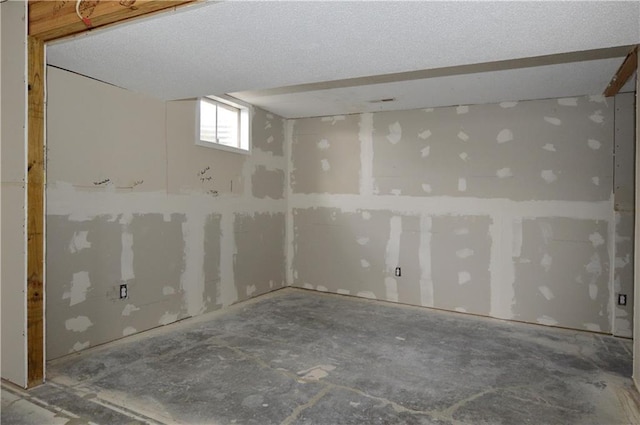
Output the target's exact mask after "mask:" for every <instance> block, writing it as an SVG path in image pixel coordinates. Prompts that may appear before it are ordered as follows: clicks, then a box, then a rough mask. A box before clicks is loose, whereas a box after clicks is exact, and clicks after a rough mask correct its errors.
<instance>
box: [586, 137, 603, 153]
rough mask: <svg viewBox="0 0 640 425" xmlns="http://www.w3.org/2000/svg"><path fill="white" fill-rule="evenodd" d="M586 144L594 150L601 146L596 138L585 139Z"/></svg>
mask: <svg viewBox="0 0 640 425" xmlns="http://www.w3.org/2000/svg"><path fill="white" fill-rule="evenodd" d="M587 144H588V145H589V147H590V148H591V149H593V150H594V151H595V150H598V149H600V147H601V146H602V143H600V141H599V140H596V139H589V140H587Z"/></svg>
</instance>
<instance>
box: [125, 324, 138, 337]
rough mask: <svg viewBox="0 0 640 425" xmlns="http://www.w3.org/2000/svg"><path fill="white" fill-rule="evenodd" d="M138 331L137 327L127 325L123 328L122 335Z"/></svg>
mask: <svg viewBox="0 0 640 425" xmlns="http://www.w3.org/2000/svg"><path fill="white" fill-rule="evenodd" d="M137 332H138V331H137V330H136V328H134V327H132V326H127V327H126V328H124V329H123V330H122V336H128V335H133V334H134V333H137Z"/></svg>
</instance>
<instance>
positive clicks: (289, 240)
mask: <svg viewBox="0 0 640 425" xmlns="http://www.w3.org/2000/svg"><path fill="white" fill-rule="evenodd" d="M294 125H295V121H294V120H286V121H285V124H284V138H285V143H284V153H285V157H286V164H287V166H286V168H285V208H286V219H285V261H286V262H287V264H286V280H287V286H291V285H293V254H294V238H295V235H294V228H293V208H291V204H290V203H289V200H290V199H291V194H292V188H291V172H292V170H293V156H292V152H291V147H292V146H293V127H294Z"/></svg>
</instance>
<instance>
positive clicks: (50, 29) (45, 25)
mask: <svg viewBox="0 0 640 425" xmlns="http://www.w3.org/2000/svg"><path fill="white" fill-rule="evenodd" d="M196 1H197V0H177V1H174V0H119V1H118V0H102V1H100V0H92V1H90V0H82V1H81V3H80V6H79V10H80V15H81V16H82V17H83V18H84V19H85V21H83V20H82V19H80V17H78V15H77V13H76V1H75V0H56V1H50V0H35V1H33V0H30V1H29V35H30V36H32V37H37V38H39V39H41V40H42V41H51V40H55V39H59V38H63V37H67V36H70V35H74V34H78V33H82V32H84V31H87V30H88V29H93V28H99V27H103V26H105V25H109V24H113V23H116V22H122V21H125V20H128V19H131V18H135V17H136V16H141V15H148V14H150V13H154V12H158V11H162V10H165V9H170V8H174V7H177V6H182V5H185V4H189V3H194V2H196Z"/></svg>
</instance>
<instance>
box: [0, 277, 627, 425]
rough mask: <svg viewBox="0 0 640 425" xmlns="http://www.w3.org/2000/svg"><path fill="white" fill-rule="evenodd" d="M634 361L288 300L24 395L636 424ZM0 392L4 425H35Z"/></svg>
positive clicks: (79, 364)
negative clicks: (632, 378) (632, 369)
mask: <svg viewBox="0 0 640 425" xmlns="http://www.w3.org/2000/svg"><path fill="white" fill-rule="evenodd" d="M631 350H632V344H631V341H629V340H625V339H618V338H614V337H609V336H603V335H598V334H592V333H586V332H577V331H569V330H562V329H552V328H545V327H541V326H535V325H527V324H520V323H512V322H503V321H498V320H493V319H483V318H477V317H472V316H465V315H459V314H455V313H445V312H438V311H432V310H427V309H420V308H414V307H405V306H399V305H390V304H386V303H379V302H373V301H365V300H360V299H354V298H349V297H343V296H336V295H325V294H319V293H315V292H310V291H304V290H296V289H284V290H281V291H278V292H276V293H272V294H270V295H267V296H263V297H258V298H256V299H254V300H252V301H250V302H247V303H243V304H240V305H237V306H235V307H232V308H230V309H229V310H228V311H226V312H222V313H218V314H213V315H209V316H203V317H200V318H198V319H194V320H191V321H184V322H182V323H178V324H175V325H172V326H168V327H166V328H163V329H160V330H155V331H151V332H147V333H145V334H142V335H139V336H135V337H133V338H128V339H125V340H121V341H118V342H116V343H112V344H108V345H105V346H102V347H98V348H95V349H91V350H87V351H86V352H84V353H81V354H75V355H70V356H67V357H64V358H62V359H59V360H56V361H55V362H53V363H51V364H49V366H48V376H49V382H48V383H47V384H45V385H43V386H41V387H38V388H36V389H34V390H31V391H29V392H28V393H27V396H26V397H30V398H32V401H33V400H37V402H38V403H44V404H45V405H46V406H47V408H49V409H53V408H54V407H55V409H58V410H57V412H58V417H57V418H56V419H57V420H58V419H60V420H61V419H62V417H61V413H60V412H65V413H64V415H67V416H64V418H67V417H68V421H56V422H55V423H68V424H80V423H90V422H93V423H104V424H117V423H123V424H125V423H182V424H187V423H188V424H260V425H265V424H321V425H324V424H327V425H328V424H461V425H462V424H598V425H604V424H630V423H638V420H637V419H638V416H636V415H637V411H636V410H635V409H636V405H635V402H634V398H635V397H636V394H637V393H636V392H635V390H634V389H632V386H631V385H632V383H631V379H630V376H631V357H632V355H631ZM5 389H6V388H3V406H2V407H3V408H2V423H3V424H5V423H34V422H28V421H26V420H25V421H22V420H21V416H20V415H21V411H20V409H16V408H15V406H17V405H18V403H19V402H18V401H16V400H26V401H28V400H27V398H25V397H24V396H23V397H21V396H20V394H18V395H15V394H14V393H11V394H8V396H7V397H8V398H7V400H8V401H7V403H9V402H11V404H9V405H8V407H5V392H6V391H5ZM20 397H21V398H20ZM12 406H13V407H14V408H12ZM51 411H56V410H51Z"/></svg>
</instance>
